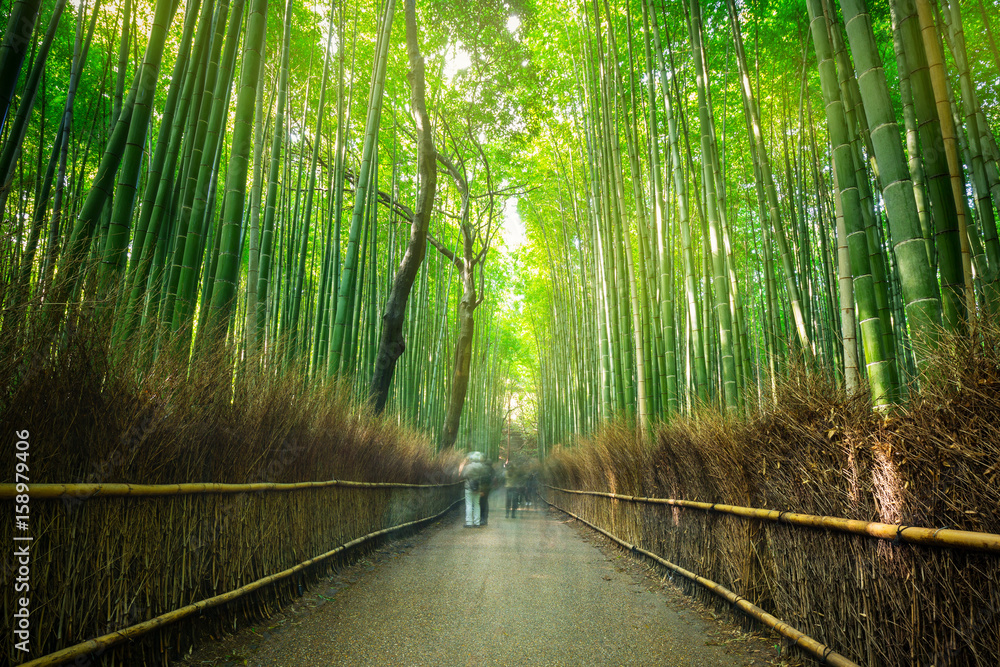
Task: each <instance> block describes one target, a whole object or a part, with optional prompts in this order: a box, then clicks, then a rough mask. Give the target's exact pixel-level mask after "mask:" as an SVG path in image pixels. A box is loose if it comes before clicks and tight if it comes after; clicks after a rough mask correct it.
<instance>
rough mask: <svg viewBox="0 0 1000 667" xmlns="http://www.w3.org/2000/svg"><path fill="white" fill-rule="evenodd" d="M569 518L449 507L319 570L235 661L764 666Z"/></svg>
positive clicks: (287, 666)
mask: <svg viewBox="0 0 1000 667" xmlns="http://www.w3.org/2000/svg"><path fill="white" fill-rule="evenodd" d="M463 514H464V512H463ZM566 524H567V522H566V521H565V519H564V518H563V517H561V516H560V515H558V514H556V513H554V512H550V511H547V510H538V509H531V510H527V511H522V512H520V513H519V516H518V518H517V519H513V520H512V519H506V518H504V508H503V492H502V491H501V492H500V493H495V494H494V499H493V502H491V511H490V522H489V526H486V527H483V528H468V529H467V528H465V527H464V526H463V521H462V517H461V516H460V515H456V516H455V517H454V518H449V519H446V520H445V525H443V526H439V527H436V528H431V529H430V530H431V531H432V532H433V534H432V535H430V536H427V537H426V539H424V536H421V535H418V536H415V537H414V539H413V540H412V542H413V544H409V545H406V546H407V547H412V548H409V549H407V550H406V551H402V552H399V553H398V554H396V553H394V554H392V556H391V558H389V559H387V560H385V561H384V562H382V563H380V564H379V565H378V566H376V567H369V568H367V570H368V571H364V572H362V576H359V577H356V578H351V579H350V580H349V582H347V583H344V582H338V583H334V585H333V586H330V581H331V580H323V581H320V582H319V584H317V587H316V589H315V590H317V591H318V593H317V595H318V597H319V598H321V600H317V603H318V604H317V605H315V606H314V607H312V608H310V610H309V611H308V613H305V614H303V615H301V616H299V617H296V618H293V620H292V622H291V623H283V624H282V625H281V627H280V628H277V629H272V631H271V632H268V633H266V634H265V637H263V638H262V639H261V640H260V641H259V642H255V643H254V644H255V645H251V647H250V650H245V649H240V650H239V651H237V652H238V653H240V654H241V655H239V656H238V657H236V659H235V660H234V661H233V662H232V663H231V664H234V665H235V664H246V665H249V666H251V667H253V666H256V667H297V666H310V667H311V666H325V665H394V666H396V665H399V666H409V665H413V666H428V667H430V666H434V667H439V666H450V665H455V666H465V665H476V666H479V665H483V666H485V665H489V666H514V665H518V666H521V665H524V666H529V665H530V666H532V667H534V666H541V665H567V666H569V665H573V666H576V665H588V666H589V665H649V666H654V665H655V666H657V667H688V666H690V667H737V666H740V667H743V666H745V665H766V664H770V659H771V658H772V657H773V656H767V657H762V656H760V655H759V651H758V654H757V655H756V656H754V657H751V656H750V654H749V648H748V647H746V646H744V645H741V643H740V642H734V643H730V644H729V645H728V646H727V645H723V641H720V640H719V639H718V634H719V630H718V626H717V625H716V624H715V623H713V622H712V621H707V620H703V619H702V618H700V617H699V616H698V615H697V614H696V613H695V612H693V611H692V610H691V609H688V608H686V607H684V606H683V605H678V604H677V603H676V596H671V595H665V594H663V593H661V592H659V591H657V590H650V588H653V587H650V586H648V585H643V582H642V581H638V579H643V578H644V576H643V575H636V574H635V572H634V570H635V568H634V567H633V568H632V569H631V571H630V570H629V568H626V567H622V566H621V565H622V559H617V558H609V557H608V556H607V555H606V554H605V552H604V551H602V550H601V549H600V548H598V547H596V546H595V545H594V544H591V543H590V542H589V541H588V540H585V539H583V538H581V534H580V533H579V532H578V531H577V529H575V528H573V527H571V526H569V525H566ZM337 579H338V578H337V577H334V578H333V580H332V581H333V582H337ZM647 583H648V581H647ZM654 583H655V582H654ZM261 625H263V626H265V627H266V625H267V622H266V621H265V622H263V623H262V624H261ZM713 630H714V634H712V633H713ZM192 657H193V658H194V657H195V656H192ZM195 660H196V662H193V663H188V664H205V662H204V661H201V662H200V663H199V662H197V658H195ZM244 660H245V662H244ZM215 664H219V665H222V664H230V663H228V661H226V662H217V663H215Z"/></svg>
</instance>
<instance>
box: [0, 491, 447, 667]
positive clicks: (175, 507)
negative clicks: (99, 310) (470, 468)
mask: <svg viewBox="0 0 1000 667" xmlns="http://www.w3.org/2000/svg"><path fill="white" fill-rule="evenodd" d="M9 486H10V485H5V487H0V495H2V496H8V495H10V494H9V493H8V491H10V488H9ZM54 486H61V485H54ZM79 486H80V487H84V488H73V487H70V488H69V489H68V490H69V492H70V493H69V494H67V495H62V496H55V495H52V494H49V495H48V497H46V494H45V490H46V489H45V488H44V487H43V488H42V489H41V491H42V494H40V495H39V496H38V497H37V498H36V496H35V495H34V494H33V493H32V501H33V505H32V525H33V526H36V527H37V528H35V529H34V530H33V531H32V532H33V537H34V538H35V539H34V542H33V543H32V547H31V551H32V554H33V556H34V558H33V559H32V561H33V562H32V571H31V585H32V596H31V599H32V601H33V602H32V607H31V612H32V613H31V622H32V627H33V636H32V641H31V647H32V651H31V656H32V657H34V658H37V657H39V656H42V655H43V654H46V653H50V652H55V651H58V650H60V649H64V648H65V647H67V646H72V645H74V644H77V643H81V642H84V641H88V640H91V639H93V638H94V637H97V636H100V635H109V634H114V633H117V632H121V631H124V630H126V628H129V627H130V626H135V625H138V624H142V623H147V622H149V621H151V619H156V618H157V617H159V616H162V615H166V614H168V613H169V612H172V611H174V610H177V609H181V608H183V607H186V606H189V605H195V604H197V603H200V602H201V601H204V600H206V599H209V598H213V597H215V596H220V595H223V594H226V593H229V592H230V591H235V590H237V589H240V588H241V587H245V586H246V587H249V586H248V584H252V583H254V582H257V581H258V580H260V579H264V578H266V577H270V576H271V575H274V574H276V573H281V572H282V571H286V570H289V569H291V568H295V566H298V565H299V564H300V563H302V562H303V561H308V560H310V559H313V558H314V557H316V556H319V555H321V554H327V552H331V551H334V553H332V554H328V555H329V556H330V557H328V558H326V559H325V560H322V561H320V562H316V563H313V564H310V566H309V567H304V568H300V569H299V570H298V571H295V572H288V573H286V576H284V577H282V578H280V579H277V580H275V581H273V582H265V583H269V584H270V585H269V586H267V587H263V586H260V587H257V588H255V590H251V591H248V592H247V593H246V594H245V595H242V596H240V597H235V598H234V599H232V600H231V601H229V600H225V601H223V602H224V604H223V605H222V606H220V607H217V608H216V609H214V610H213V612H212V613H211V614H205V615H202V614H201V613H200V612H201V611H202V610H201V609H198V610H197V611H198V612H199V614H198V615H196V616H193V617H191V616H189V617H188V618H185V619H181V620H179V622H177V623H174V624H171V625H161V626H160V627H157V628H155V629H156V632H155V633H154V634H153V635H152V636H150V637H148V638H143V639H141V640H139V641H136V642H135V643H129V644H125V645H123V646H121V647H119V648H112V647H111V640H113V639H115V638H114V637H112V638H104V641H102V642H99V643H95V644H93V645H92V646H91V647H90V648H91V649H92V650H94V651H96V652H97V654H96V655H98V656H99V658H100V659H99V661H97V662H99V664H127V665H136V664H164V663H168V662H169V657H170V656H171V655H183V654H184V653H185V652H186V650H187V649H189V648H191V647H192V646H193V645H194V644H195V643H196V642H197V641H198V639H199V637H204V636H206V635H208V636H219V635H220V634H222V633H224V632H226V631H227V630H234V629H235V628H236V627H237V625H238V624H240V623H243V622H245V620H246V619H253V618H261V617H266V616H268V615H270V614H271V613H273V611H274V610H276V609H277V608H279V607H280V606H281V605H282V604H284V603H285V602H287V601H289V600H290V599H292V598H294V597H295V596H296V595H298V594H300V593H301V592H302V589H303V587H304V586H306V585H307V583H308V582H309V581H311V580H315V578H316V577H317V576H319V575H321V574H323V573H325V572H328V571H329V570H330V569H331V568H333V567H336V566H337V565H339V564H341V563H343V562H344V560H345V559H351V558H354V557H356V554H351V553H349V552H347V551H346V550H344V549H343V548H342V547H341V545H345V544H349V543H351V542H352V541H354V540H357V538H360V537H362V536H367V535H369V534H371V533H376V532H382V531H385V529H388V528H392V527H396V526H400V524H409V523H410V522H414V521H419V520H420V519H424V518H427V517H433V516H434V515H435V514H438V513H440V512H442V511H444V510H446V509H448V508H449V507H450V506H451V505H452V504H453V503H454V502H455V500H456V498H457V497H458V495H459V491H460V489H459V487H458V486H457V485H433V486H417V485H409V484H399V485H390V484H371V485H363V484H358V483H355V484H338V485H333V486H330V485H324V486H321V487H319V488H300V489H296V490H288V491H285V490H281V489H279V490H272V491H239V490H233V491H232V492H230V493H219V492H212V491H208V492H188V493H177V492H176V486H166V487H165V488H161V489H158V493H157V494H156V495H143V496H139V497H133V496H130V495H128V494H119V495H109V496H108V497H97V498H95V499H92V500H89V501H88V502H85V503H83V504H81V505H79V507H76V508H75V509H73V510H71V511H67V506H66V505H64V503H63V501H64V500H67V501H69V502H71V503H72V502H74V501H77V500H78V499H79V498H80V497H81V495H80V494H79V493H77V492H82V494H92V493H94V492H95V489H94V488H86V487H87V486H88V485H79ZM92 486H93V485H91V487H92ZM233 486H236V485H233ZM248 486H249V485H248ZM171 491H174V492H173V493H172V492H171ZM12 514H13V512H11V511H7V512H5V516H4V518H3V519H2V521H3V523H4V528H3V530H2V531H0V534H4V535H5V536H7V537H8V540H9V539H10V538H9V536H10V534H11V532H12V531H11V525H10V517H11V515H12ZM375 537H379V535H376V536H375ZM67 538H68V539H67ZM147 625H149V623H147ZM152 625H153V626H154V627H155V626H156V625H159V624H157V623H153V624H152ZM127 638H128V639H132V637H131V636H129V637H127ZM7 641H9V639H8V640H7ZM8 648H10V647H8ZM9 655H10V657H11V659H12V663H13V662H14V661H15V660H16V659H18V658H21V656H20V655H18V654H17V653H16V652H13V651H12V652H11V653H9ZM84 655H87V654H84ZM63 658H64V660H63V661H65V660H70V659H73V658H75V656H73V655H68V656H63ZM22 659H23V658H22ZM39 664H63V662H55V661H52V662H39ZM87 664H92V663H90V662H89V661H88V662H87Z"/></svg>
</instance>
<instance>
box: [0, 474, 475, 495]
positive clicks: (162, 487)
mask: <svg viewBox="0 0 1000 667" xmlns="http://www.w3.org/2000/svg"><path fill="white" fill-rule="evenodd" d="M461 483H462V482H451V483H449V484H406V483H403V482H351V481H348V480H343V479H329V480H325V481H322V482H291V483H277V482H253V483H249V484H220V483H212V482H205V483H188V484H28V495H29V496H30V497H31V499H32V500H53V499H58V498H93V497H94V496H101V497H108V496H131V497H138V496H181V495H194V494H200V493H259V492H261V491H299V490H302V489H324V488H327V487H331V486H345V487H351V488H358V489H403V488H412V489H427V488H441V487H445V486H457V485H458V484H461ZM16 489H17V485H16V484H0V500H11V499H12V498H14V497H15V496H17V495H18V493H17V490H16Z"/></svg>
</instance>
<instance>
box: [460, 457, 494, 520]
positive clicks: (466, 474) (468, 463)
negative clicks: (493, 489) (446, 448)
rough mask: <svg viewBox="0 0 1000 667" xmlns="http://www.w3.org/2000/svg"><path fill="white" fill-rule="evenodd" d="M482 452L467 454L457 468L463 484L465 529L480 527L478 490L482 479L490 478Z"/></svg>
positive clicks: (490, 471)
mask: <svg viewBox="0 0 1000 667" xmlns="http://www.w3.org/2000/svg"><path fill="white" fill-rule="evenodd" d="M485 460H486V457H485V456H483V453H482V452H469V454H468V455H467V456H466V457H465V459H464V460H463V461H462V465H460V466H459V468H458V476H459V477H460V478H461V479H462V480H463V481H464V482H465V527H466V528H473V527H476V526H479V525H480V521H481V518H482V515H481V513H480V505H479V503H480V499H479V496H480V492H481V491H480V489H481V487H482V484H483V479H484V478H485V477H487V476H490V477H492V470H491V469H490V467H489V466H488V465H486V463H484V461H485Z"/></svg>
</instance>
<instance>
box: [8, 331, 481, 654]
mask: <svg viewBox="0 0 1000 667" xmlns="http://www.w3.org/2000/svg"><path fill="white" fill-rule="evenodd" d="M86 326H88V324H87V322H86V321H85V320H83V319H81V321H80V323H79V324H78V328H77V329H71V330H70V332H69V333H68V334H67V335H64V336H63V335H60V336H59V337H55V338H52V339H48V340H47V339H46V338H45V337H44V336H33V337H29V338H28V339H26V342H25V341H13V342H12V341H10V340H0V347H3V348H4V349H5V350H8V351H9V350H10V349H15V350H16V351H17V354H14V355H11V354H4V355H0V389H2V391H3V393H2V395H0V424H2V426H3V432H4V433H5V434H8V437H10V436H9V434H11V433H13V432H15V431H22V430H28V431H29V432H30V436H29V438H28V441H29V442H30V450H29V451H30V456H29V465H30V473H29V475H30V480H31V482H32V499H31V507H30V528H29V531H28V533H29V534H30V535H31V536H32V537H33V538H34V539H33V542H32V543H31V566H30V567H31V573H30V583H31V592H30V601H31V602H30V609H31V632H32V634H31V641H30V647H31V653H30V656H25V655H24V654H22V653H21V652H19V651H16V650H15V649H14V647H13V640H12V636H11V633H9V632H8V633H5V634H4V635H3V640H2V642H3V643H2V644H0V655H3V656H5V659H4V662H8V663H10V664H17V663H18V662H22V661H25V660H26V659H30V658H37V657H39V656H42V655H44V654H47V653H51V652H53V651H57V650H60V649H63V648H65V647H68V646H72V645H74V644H77V643H80V642H84V641H87V640H91V639H93V638H96V637H100V636H102V635H106V634H109V633H112V632H116V631H119V630H122V629H124V628H128V627H131V626H134V625H136V624H139V623H143V622H146V621H149V620H150V619H154V618H156V617H157V616H160V615H162V614H164V613H167V612H170V611H173V610H177V609H180V608H183V607H185V606H187V605H191V604H193V603H197V602H198V601H201V600H206V599H209V598H212V597H214V596H218V595H220V594H224V593H226V592H229V591H233V590H236V589H239V588H241V587H244V586H247V585H248V584H251V583H252V582H256V581H258V580H260V579H262V578H265V577H268V576H270V575H274V574H276V573H282V572H284V571H286V570H289V569H290V568H294V567H295V566H297V565H299V564H301V563H303V562H305V561H308V560H310V559H313V558H315V557H316V556H319V555H321V554H326V553H327V552H330V551H331V550H334V549H335V548H336V547H338V546H339V545H344V544H348V543H351V542H352V541H353V540H355V539H356V538H359V537H361V536H365V535H369V534H371V533H376V532H378V531H381V530H384V529H386V528H389V527H392V526H397V525H400V524H405V523H407V522H410V521H413V520H416V519H421V518H424V517H428V516H432V515H435V514H437V513H439V512H441V511H442V510H444V509H445V508H447V507H448V506H449V505H450V504H451V503H452V502H453V501H454V500H455V499H457V498H458V496H459V494H460V492H461V491H460V487H459V486H452V485H451V483H452V482H453V481H454V480H455V479H456V476H457V467H458V466H457V463H458V461H457V457H458V455H451V456H437V457H434V456H432V455H431V452H432V449H433V448H432V446H431V445H430V443H429V442H428V441H427V439H426V438H425V437H423V436H420V435H418V434H415V433H413V432H411V431H408V430H407V429H405V428H403V427H401V426H400V425H399V424H397V423H394V422H393V421H391V420H388V419H381V418H376V417H374V416H373V415H371V414H369V413H368V412H367V411H366V410H365V409H363V408H359V407H358V405H357V404H356V403H355V401H354V399H353V397H352V396H350V394H349V393H348V392H347V391H345V390H344V388H343V387H342V386H340V385H336V384H331V385H329V386H326V387H322V388H312V385H313V383H311V382H309V381H307V380H306V378H305V377H304V376H303V374H301V373H297V372H296V371H295V369H288V368H287V367H282V365H281V364H279V363H270V364H266V363H262V364H260V366H259V367H257V368H254V367H251V366H250V365H249V364H248V365H247V367H246V369H245V370H244V371H241V373H240V374H239V375H238V376H236V377H235V378H233V377H232V375H231V374H230V372H229V371H228V370H227V369H229V368H231V366H230V365H229V364H228V363H226V361H225V360H224V359H223V360H219V359H201V360H199V361H198V362H197V363H196V364H195V365H194V366H193V367H191V368H186V366H185V365H182V364H178V363H172V362H171V360H170V359H169V358H167V355H164V354H161V355H160V356H159V357H158V358H157V359H156V361H155V362H150V363H146V362H145V361H144V360H146V359H149V358H151V357H149V356H146V355H144V354H142V351H135V350H132V351H129V350H122V349H121V348H120V347H119V348H116V349H115V350H114V353H111V352H110V351H109V350H110V349H111V346H109V345H107V344H106V343H105V342H104V339H103V338H102V337H101V335H100V332H99V331H85V330H84V329H83V328H84V327H86ZM4 346H5V347H4ZM136 359H138V360H140V361H139V363H138V364H137V363H135V361H134V360H136ZM272 361H273V360H272ZM144 364H145V365H144ZM178 369H183V370H178ZM267 369H279V370H280V372H277V370H267ZM220 378H231V379H232V381H231V382H225V381H223V382H220ZM307 387H308V389H307ZM6 451H8V452H10V455H9V456H8V457H7V458H6V459H5V460H4V461H3V462H2V463H0V483H10V482H14V462H15V459H14V458H13V448H12V447H7V448H6ZM311 480H327V481H321V482H318V483H309V482H310V481H311ZM329 480H338V481H337V482H336V483H333V482H331V481H329ZM340 480H355V481H356V482H359V483H364V484H357V483H351V482H346V481H340ZM58 482H66V483H67V484H56V483H58ZM372 482H378V483H382V484H369V483H372ZM35 483H38V484H35ZM220 483H226V484H220ZM46 484H51V485H52V486H46ZM157 485H166V486H157ZM189 485H190V486H189ZM233 485H249V486H242V487H241V486H233ZM415 485H420V486H415ZM424 485H433V486H424ZM36 490H37V495H36V493H35V491H36ZM181 491H183V493H182V492H181ZM0 496H4V497H5V498H9V496H10V494H9V492H6V490H5V492H3V493H0ZM12 505H13V503H12V501H11V500H9V499H4V498H0V540H3V541H4V542H5V543H6V544H8V545H10V544H12V543H13V542H12V535H13V534H14V532H15V531H14V523H13V511H12ZM17 534H21V533H20V531H18V533H17ZM377 540H378V537H377V536H376V539H375V540H371V541H368V542H366V543H365V544H363V545H360V546H359V547H356V548H354V549H351V550H344V551H338V552H337V553H335V554H333V555H332V556H331V557H329V558H327V559H325V560H323V561H322V562H317V563H315V564H313V565H310V566H308V567H305V568H302V569H301V570H296V571H295V572H293V573H289V574H287V576H283V577H281V578H280V579H278V580H276V581H274V582H273V583H271V584H270V585H267V586H263V587H260V588H257V589H256V590H252V591H250V592H248V593H247V594H245V595H242V596H240V597H238V598H236V599H232V600H231V601H227V602H225V603H224V604H221V605H219V606H217V607H215V608H213V609H211V610H206V611H204V612H203V613H202V611H201V610H199V613H196V614H194V615H192V616H189V617H187V618H185V619H184V620H181V621H180V622H178V623H174V624H170V625H167V626H165V627H162V628H160V629H157V630H156V631H155V632H152V633H150V634H148V635H146V636H145V637H143V638H142V640H136V641H134V642H131V641H130V642H127V643H124V644H122V645H120V646H118V647H115V648H111V649H108V650H101V651H99V653H100V655H91V656H87V657H83V658H79V659H74V661H73V663H71V664H86V665H92V664H101V665H129V666H131V665H161V664H168V663H169V662H172V661H175V660H176V659H177V658H178V657H179V656H181V655H183V654H185V653H187V652H188V651H189V649H190V648H191V647H192V646H193V645H194V644H195V643H196V642H197V641H198V640H199V639H203V638H205V637H218V636H219V635H221V634H223V633H225V632H229V631H232V630H233V629H235V628H237V627H239V626H243V625H245V624H247V623H249V622H251V621H252V620H253V619H258V618H262V617H267V616H268V615H270V614H272V613H273V612H274V611H275V610H276V609H278V608H279V607H280V606H281V605H282V604H284V603H286V602H287V601H289V600H290V599H292V598H293V597H295V596H297V595H298V594H300V593H301V592H302V590H303V588H304V587H305V586H307V585H308V584H309V582H310V581H313V580H315V579H316V577H318V576H321V575H322V574H324V573H325V572H327V571H329V570H331V569H332V568H337V567H338V566H340V565H342V564H343V563H344V562H345V561H349V560H351V559H353V558H356V557H357V556H358V555H359V553H363V550H364V549H365V548H369V547H370V546H374V545H375V544H376V543H377ZM11 565H12V561H11V559H10V558H7V559H4V563H3V567H5V568H7V569H6V570H5V572H4V577H3V581H4V590H5V594H4V596H3V598H4V614H5V615H6V617H7V618H11V617H12V613H13V607H14V600H13V597H14V595H13V592H12V589H13V587H12V586H8V585H7V582H8V581H10V580H11V579H12V577H10V576H8V575H10V574H12V570H11V569H10V568H11Z"/></svg>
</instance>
